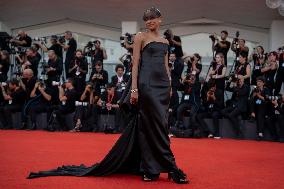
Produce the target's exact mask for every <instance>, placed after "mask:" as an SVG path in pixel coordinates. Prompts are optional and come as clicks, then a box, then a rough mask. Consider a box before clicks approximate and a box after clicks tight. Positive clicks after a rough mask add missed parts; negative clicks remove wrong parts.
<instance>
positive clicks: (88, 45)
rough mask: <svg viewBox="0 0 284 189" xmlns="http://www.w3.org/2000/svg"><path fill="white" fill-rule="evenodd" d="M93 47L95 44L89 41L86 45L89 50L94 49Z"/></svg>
mask: <svg viewBox="0 0 284 189" xmlns="http://www.w3.org/2000/svg"><path fill="white" fill-rule="evenodd" d="M93 46H94V42H92V41H89V42H88V43H87V44H86V46H85V47H86V48H88V49H91V48H93Z"/></svg>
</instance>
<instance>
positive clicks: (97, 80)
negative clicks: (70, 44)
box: [90, 61, 108, 92]
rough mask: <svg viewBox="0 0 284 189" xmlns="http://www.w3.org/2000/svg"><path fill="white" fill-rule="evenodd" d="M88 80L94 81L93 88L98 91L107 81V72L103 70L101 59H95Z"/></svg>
mask: <svg viewBox="0 0 284 189" xmlns="http://www.w3.org/2000/svg"><path fill="white" fill-rule="evenodd" d="M90 81H92V82H93V83H94V87H95V90H96V91H97V92H99V91H100V89H101V87H104V86H105V85H106V84H107V83H108V72H107V71H106V70H103V65H102V62H101V61H97V62H96V64H95V70H93V73H92V75H91V76H90Z"/></svg>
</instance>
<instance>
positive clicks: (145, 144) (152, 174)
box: [28, 8, 189, 184]
mask: <svg viewBox="0 0 284 189" xmlns="http://www.w3.org/2000/svg"><path fill="white" fill-rule="evenodd" d="M143 20H144V21H145V25H146V28H147V32H140V33H138V34H137V35H136V36H135V39H134V47H133V67H132V80H130V81H129V82H128V86H127V89H126V90H125V92H124V94H123V96H122V98H121V100H120V103H121V104H120V107H121V109H122V110H124V111H125V112H128V115H129V116H128V118H127V119H128V121H127V122H128V123H129V124H128V126H127V127H126V129H125V131H124V132H123V133H122V135H121V137H120V138H119V139H118V141H117V142H116V144H115V145H114V146H113V147H112V149H111V150H110V152H109V153H108V154H107V155H106V157H105V158H104V159H103V160H102V161H101V162H100V163H97V164H94V165H92V166H90V167H86V166H85V165H83V164H82V165H80V166H74V165H68V166H62V167H58V168H57V169H53V170H49V171H40V172H38V173H30V175H29V176H28V178H29V179H31V178H36V177H44V176H65V175H72V176H105V175H110V174H113V173H128V174H138V175H141V176H142V180H143V181H154V180H157V179H158V178H159V175H160V173H162V172H166V173H168V176H169V179H173V181H174V182H176V183H179V184H185V183H188V182H189V181H188V179H187V178H186V175H185V174H184V173H183V172H182V171H181V170H180V169H178V167H177V166H176V163H175V159H174V155H173V153H172V151H171V149H170V140H169V137H168V130H167V128H168V127H167V124H168V123H167V120H168V113H167V110H168V106H169V101H170V72H169V69H168V53H167V52H168V41H167V40H166V39H164V38H161V37H160V36H159V26H160V24H161V13H160V11H159V10H158V9H156V8H150V9H148V10H146V11H145V13H144V16H143Z"/></svg>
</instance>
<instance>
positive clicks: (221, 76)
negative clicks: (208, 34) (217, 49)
mask: <svg viewBox="0 0 284 189" xmlns="http://www.w3.org/2000/svg"><path fill="white" fill-rule="evenodd" d="M215 60H216V62H213V63H211V66H210V68H209V73H208V75H209V77H210V80H213V81H214V82H215V83H216V87H217V88H218V89H220V90H221V91H223V95H222V96H223V99H224V91H225V74H226V69H227V67H226V66H225V62H224V55H223V54H222V53H218V54H216V56H215ZM223 101H224V100H223Z"/></svg>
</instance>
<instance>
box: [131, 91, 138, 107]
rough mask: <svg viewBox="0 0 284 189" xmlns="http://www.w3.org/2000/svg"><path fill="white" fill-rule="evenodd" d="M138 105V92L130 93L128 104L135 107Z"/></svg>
mask: <svg viewBox="0 0 284 189" xmlns="http://www.w3.org/2000/svg"><path fill="white" fill-rule="evenodd" d="M137 103H138V91H136V92H131V95H130V104H133V105H136V104H137Z"/></svg>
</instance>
